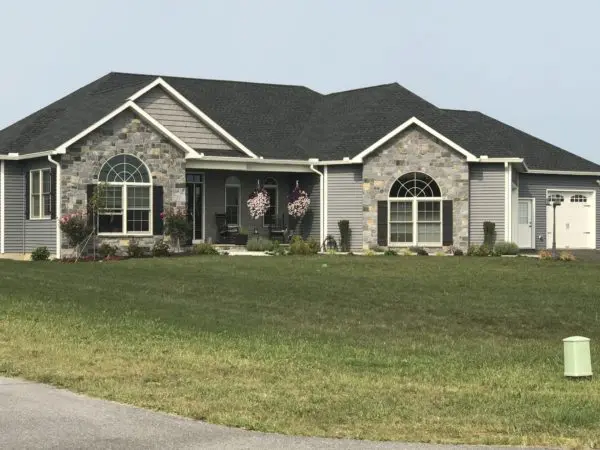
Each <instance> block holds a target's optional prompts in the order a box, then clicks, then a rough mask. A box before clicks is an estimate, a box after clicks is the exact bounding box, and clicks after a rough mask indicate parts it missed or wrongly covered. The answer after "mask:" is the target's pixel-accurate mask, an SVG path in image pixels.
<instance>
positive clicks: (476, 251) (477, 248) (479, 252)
mask: <svg viewBox="0 0 600 450" xmlns="http://www.w3.org/2000/svg"><path fill="white" fill-rule="evenodd" d="M491 254H492V251H491V250H490V248H489V247H488V246H487V245H472V246H470V247H469V250H467V255H468V256H490V255H491Z"/></svg>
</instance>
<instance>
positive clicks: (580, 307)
mask: <svg viewBox="0 0 600 450" xmlns="http://www.w3.org/2000/svg"><path fill="white" fill-rule="evenodd" d="M599 273H600V264H597V263H582V262H575V263H557V262H551V261H537V260H533V259H529V258H518V259H510V258H467V257H463V258H458V257H455V258H442V257H429V258H425V257H336V256H330V257H306V258H293V257H279V258H252V257H237V258H236V257H186V258H172V259H168V258H166V259H155V260H152V259H146V260H130V261H123V262H114V263H97V264H90V263H81V264H59V263H24V262H12V261H0V373H2V374H5V375H8V376H21V377H25V378H28V379H32V380H39V381H43V382H47V383H51V384H54V385H58V386H64V387H66V388H69V389H72V390H74V391H78V392H84V393H87V394H90V395H93V396H98V397H102V398H107V399H112V400H117V401H121V402H125V403H131V404H135V405H139V406H142V407H148V408H153V409H158V410H162V411H168V412H172V413H177V414H182V415H185V416H190V417H194V418H198V419H204V420H207V421H209V422H213V423H222V424H227V425H233V426H238V427H244V428H248V429H257V430H263V431H275V432H282V433H290V434H307V435H320V436H335V437H353V438H361V439H381V440H390V439H392V440H409V441H435V442H463V443H486V444H526V445H534V444H536V445H559V446H573V447H575V446H579V447H586V446H599V445H600V382H599V381H598V379H597V378H595V379H594V380H592V381H587V382H586V381H584V382H574V381H567V380H565V379H564V378H563V376H562V342H561V339H562V338H564V337H567V336H570V335H576V334H582V335H584V336H588V337H590V338H592V353H593V354H592V358H593V365H594V367H593V368H594V371H595V373H597V374H600V351H599V350H600V348H599V347H598V342H600V295H599V292H600V277H599Z"/></svg>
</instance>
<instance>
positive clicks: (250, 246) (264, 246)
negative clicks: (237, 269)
mask: <svg viewBox="0 0 600 450" xmlns="http://www.w3.org/2000/svg"><path fill="white" fill-rule="evenodd" d="M246 250H248V251H249V252H269V251H271V250H273V241H270V240H269V239H267V238H264V237H262V236H257V237H251V238H248V243H247V244H246Z"/></svg>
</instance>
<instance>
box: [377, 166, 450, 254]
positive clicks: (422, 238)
mask: <svg viewBox="0 0 600 450" xmlns="http://www.w3.org/2000/svg"><path fill="white" fill-rule="evenodd" d="M388 204H389V208H388V211H389V227H388V230H389V239H388V242H389V243H390V244H392V245H393V244H396V245H431V246H440V245H441V244H442V192H441V190H440V187H439V186H438V184H437V183H436V182H435V180H434V179H433V178H431V177H430V176H429V175H427V174H424V173H421V172H411V173H407V174H405V175H402V176H401V177H400V178H398V179H397V180H396V181H395V182H394V184H393V185H392V187H391V189H390V192H389V196H388Z"/></svg>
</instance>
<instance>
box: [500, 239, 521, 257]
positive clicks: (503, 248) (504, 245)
mask: <svg viewBox="0 0 600 450" xmlns="http://www.w3.org/2000/svg"><path fill="white" fill-rule="evenodd" d="M494 253H495V254H496V255H518V254H519V246H518V245H517V244H515V243H514V242H498V243H497V244H496V246H495V247H494Z"/></svg>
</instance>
